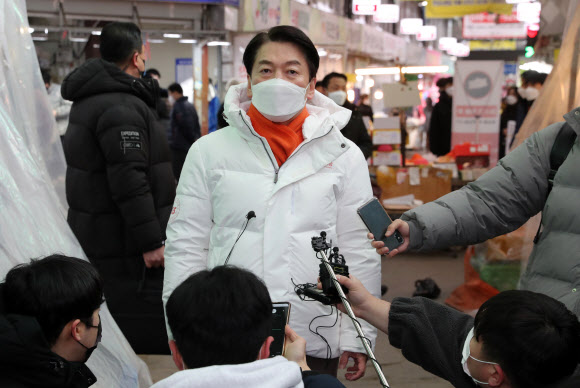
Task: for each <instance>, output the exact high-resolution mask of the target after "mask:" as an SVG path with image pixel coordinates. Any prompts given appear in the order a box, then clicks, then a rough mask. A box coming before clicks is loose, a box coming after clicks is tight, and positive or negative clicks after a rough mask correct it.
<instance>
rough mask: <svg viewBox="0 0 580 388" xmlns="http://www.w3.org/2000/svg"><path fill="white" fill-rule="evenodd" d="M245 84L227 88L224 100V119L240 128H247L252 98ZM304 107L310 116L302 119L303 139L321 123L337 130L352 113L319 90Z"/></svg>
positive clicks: (314, 132) (311, 135) (318, 129)
mask: <svg viewBox="0 0 580 388" xmlns="http://www.w3.org/2000/svg"><path fill="white" fill-rule="evenodd" d="M247 85H248V83H247V82H244V83H242V84H239V85H236V86H232V87H231V88H230V89H229V90H228V93H227V94H226V98H225V102H224V115H225V116H226V121H227V122H228V123H229V124H230V125H232V126H234V127H236V128H238V129H240V130H244V129H246V128H247V126H246V125H245V124H244V121H245V122H246V123H250V118H249V117H248V115H247V114H246V112H247V111H248V109H249V108H250V104H251V102H252V100H251V99H250V97H248V86H247ZM306 108H307V109H308V113H310V116H308V118H307V119H306V121H304V127H303V135H304V139H309V138H311V137H313V136H314V135H315V134H316V133H317V132H318V131H321V130H323V129H322V128H323V127H325V126H326V125H323V124H326V123H329V124H331V125H334V126H336V127H337V128H338V129H339V130H340V129H342V128H344V126H345V125H346V124H348V121H349V120H350V116H351V114H352V112H351V111H350V110H348V109H345V108H343V107H340V106H338V105H336V104H335V103H334V101H332V100H331V99H330V98H328V97H326V96H324V95H322V94H321V93H319V92H315V93H314V97H313V98H312V99H311V100H308V101H307V102H306Z"/></svg>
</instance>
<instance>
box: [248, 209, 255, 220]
mask: <svg viewBox="0 0 580 388" xmlns="http://www.w3.org/2000/svg"><path fill="white" fill-rule="evenodd" d="M255 217H256V213H255V212H254V211H253V210H250V211H249V212H248V214H247V215H246V218H247V219H248V220H249V219H250V218H255Z"/></svg>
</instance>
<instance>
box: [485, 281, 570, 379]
mask: <svg viewBox="0 0 580 388" xmlns="http://www.w3.org/2000/svg"><path fill="white" fill-rule="evenodd" d="M474 331H475V336H476V339H477V340H478V341H481V342H482V351H483V354H484V355H485V357H487V358H486V359H485V360H486V361H492V362H497V363H498V364H499V365H500V366H501V367H502V369H503V370H504V371H505V374H506V375H507V377H508V379H509V381H510V383H511V385H512V386H513V387H515V388H540V387H545V386H547V385H549V384H551V383H555V382H557V381H559V380H562V379H564V378H565V377H567V376H569V375H571V374H572V373H573V372H574V369H576V367H577V366H578V363H579V362H580V357H579V355H578V349H580V322H578V318H577V317H576V315H574V314H573V313H572V312H571V311H569V310H568V309H567V308H566V306H564V304H563V303H561V302H559V301H557V300H555V299H553V298H551V297H549V296H546V295H543V294H538V293H535V292H531V291H521V290H518V291H515V290H513V291H504V292H502V293H500V294H498V295H496V296H494V297H492V298H491V299H489V300H488V301H487V302H485V303H484V304H483V305H482V306H481V308H480V309H479V311H478V313H477V315H476V316H475V322H474Z"/></svg>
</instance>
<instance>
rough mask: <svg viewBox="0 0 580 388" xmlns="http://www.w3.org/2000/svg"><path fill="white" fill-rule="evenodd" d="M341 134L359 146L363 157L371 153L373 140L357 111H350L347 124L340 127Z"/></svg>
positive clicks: (367, 156)
mask: <svg viewBox="0 0 580 388" xmlns="http://www.w3.org/2000/svg"><path fill="white" fill-rule="evenodd" d="M341 132H342V134H343V136H344V137H346V138H347V139H349V140H351V141H352V142H353V143H354V144H356V145H357V146H358V148H360V150H361V151H362V153H363V155H364V156H365V159H367V158H369V157H370V156H371V155H372V153H373V141H372V140H371V137H370V136H369V133H368V131H367V128H366V126H365V123H364V121H363V119H362V116H361V115H360V113H359V112H358V111H354V112H352V116H351V117H350V120H349V122H348V124H346V126H345V127H344V128H343V129H342V131H341Z"/></svg>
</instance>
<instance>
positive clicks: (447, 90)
mask: <svg viewBox="0 0 580 388" xmlns="http://www.w3.org/2000/svg"><path fill="white" fill-rule="evenodd" d="M445 93H447V94H448V95H449V97H453V86H450V87H448V88H447V89H445Z"/></svg>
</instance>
